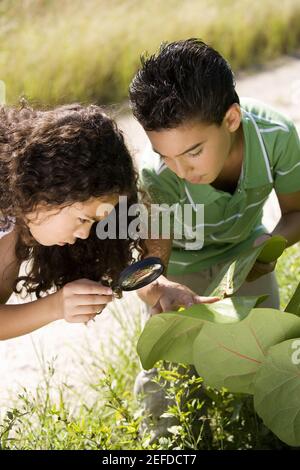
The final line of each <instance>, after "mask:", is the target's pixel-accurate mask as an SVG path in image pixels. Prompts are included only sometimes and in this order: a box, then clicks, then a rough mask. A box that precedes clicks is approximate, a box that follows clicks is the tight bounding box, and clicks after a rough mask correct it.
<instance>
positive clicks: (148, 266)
mask: <svg viewBox="0 0 300 470" xmlns="http://www.w3.org/2000/svg"><path fill="white" fill-rule="evenodd" d="M164 268H165V267H164V264H163V262H162V260H161V259H160V258H158V257H155V256H151V257H149V258H146V259H144V260H142V261H137V262H136V263H133V264H131V265H130V266H128V267H127V268H125V269H124V270H123V271H122V272H121V274H120V275H119V278H118V280H117V282H113V281H112V279H111V278H109V277H108V276H104V277H102V280H103V281H107V282H108V284H109V286H110V287H111V288H112V291H113V296H114V297H115V298H117V299H120V298H121V297H122V292H123V291H132V290H136V289H141V288H142V287H145V286H147V285H148V284H150V283H151V282H153V281H155V279H157V278H158V277H159V276H160V275H161V274H162V273H163V271H164Z"/></svg>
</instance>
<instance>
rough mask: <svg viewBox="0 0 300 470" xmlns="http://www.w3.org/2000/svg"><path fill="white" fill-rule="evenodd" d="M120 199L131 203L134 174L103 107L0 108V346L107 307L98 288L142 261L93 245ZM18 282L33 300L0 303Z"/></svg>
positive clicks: (118, 248) (132, 246)
mask: <svg viewBox="0 0 300 470" xmlns="http://www.w3.org/2000/svg"><path fill="white" fill-rule="evenodd" d="M121 195H122V196H127V197H128V203H129V204H131V203H135V202H137V186H136V174H135V171H134V168H133V163H132V160H131V157H130V154H129V152H128V150H127V148H126V146H125V143H124V140H123V136H122V134H121V132H120V131H119V130H118V128H117V126H116V124H115V123H114V122H113V121H112V120H111V119H110V118H109V117H108V116H107V115H105V114H104V112H103V111H102V110H101V108H99V107H98V106H94V105H90V106H81V105H78V104H75V105H70V106H63V107H59V108H56V109H54V110H52V111H33V110H31V109H28V108H23V109H21V110H17V109H14V108H8V107H2V108H0V260H1V261H0V339H8V338H12V337H15V336H19V335H23V334H26V333H29V332H31V331H33V330H35V329H37V328H39V327H41V326H43V325H46V324H47V323H49V322H52V321H54V320H57V319H62V318H64V319H65V320H66V321H68V322H87V321H88V320H90V319H92V318H94V316H95V315H96V313H100V312H101V311H102V309H103V308H104V307H105V306H106V305H107V303H108V302H110V301H111V300H112V291H111V289H110V288H109V287H107V286H105V285H103V284H101V283H100V282H99V281H101V279H102V278H104V277H107V276H110V277H112V278H114V277H116V276H117V275H118V274H119V272H120V271H121V270H122V269H124V268H125V267H126V266H127V265H128V264H130V263H131V262H132V261H133V250H134V252H135V253H137V254H138V257H140V256H141V255H142V254H143V246H142V243H141V242H140V241H134V240H130V239H124V240H123V239H122V240H112V239H107V240H99V238H98V237H97V234H96V224H95V222H97V221H99V220H100V219H101V217H99V216H98V214H99V207H101V204H110V205H111V206H110V207H112V206H115V209H116V212H117V211H118V197H119V196H121ZM105 215H107V211H106V214H105ZM102 218H103V216H102ZM116 219H118V217H117V218H116ZM23 261H30V263H29V264H28V265H27V272H26V275H24V276H19V277H18V273H19V268H20V265H21V263H22V262H23ZM20 281H22V282H23V284H22V287H23V288H25V290H26V292H27V293H28V294H29V293H35V295H36V299H37V300H34V301H32V302H29V303H25V304H19V305H5V304H6V302H7V300H8V299H9V297H10V295H11V294H12V292H16V293H20V292H21V290H22V287H21V288H18V283H19V282H20ZM51 288H54V292H53V293H50V294H48V295H46V296H43V297H42V296H41V293H42V292H44V293H47V291H48V290H49V289H51Z"/></svg>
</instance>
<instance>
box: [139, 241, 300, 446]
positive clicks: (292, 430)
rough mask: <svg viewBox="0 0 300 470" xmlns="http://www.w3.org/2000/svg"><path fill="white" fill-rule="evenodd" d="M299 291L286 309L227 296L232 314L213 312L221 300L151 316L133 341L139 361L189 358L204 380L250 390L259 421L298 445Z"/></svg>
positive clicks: (240, 390) (150, 363)
mask: <svg viewBox="0 0 300 470" xmlns="http://www.w3.org/2000/svg"><path fill="white" fill-rule="evenodd" d="M279 251H280V250H279ZM256 255H257V253H256ZM247 256H248V255H247ZM251 263H253V258H252V259H251ZM251 263H250V264H251ZM245 264H246V263H244V264H243V266H245ZM250 269H251V267H250ZM245 271H247V270H245ZM298 296H299V288H297V289H296V292H295V295H294V297H293V298H292V299H291V301H290V303H289V304H288V307H287V308H286V310H289V308H290V309H291V310H293V312H290V313H288V312H282V311H279V310H275V309H268V308H255V307H256V306H255V302H254V304H253V307H254V308H252V307H251V305H250V304H248V307H249V308H248V309H247V308H246V309H245V304H244V299H243V298H238V297H236V298H235V297H231V299H230V301H231V303H230V306H229V312H230V311H231V316H230V315H228V311H226V310H224V308H221V309H220V310H219V311H218V312H217V313H216V310H218V304H220V305H221V307H223V305H222V304H223V303H224V300H222V301H220V302H217V303H215V304H211V305H210V306H207V305H205V306H204V305H195V306H193V307H192V310H191V309H187V310H183V311H179V312H171V313H164V314H160V315H159V316H154V317H152V318H151V319H150V320H149V322H148V323H147V325H146V327H145V329H144V331H143V333H142V335H141V337H140V340H139V343H138V353H139V355H140V358H141V361H142V364H143V366H144V367H145V368H150V367H153V365H154V364H155V363H156V362H157V361H158V360H161V359H165V360H168V361H173V362H178V363H187V364H193V365H194V366H195V367H196V370H197V372H198V374H199V375H201V376H202V377H203V378H204V380H205V383H206V384H208V385H210V386H212V387H216V388H218V389H220V388H222V387H225V388H226V389H227V390H228V391H230V392H234V393H247V394H252V395H253V396H254V406H255V409H256V411H257V413H258V414H259V415H260V416H261V418H262V419H263V421H264V423H265V424H266V425H267V426H268V427H269V428H270V429H271V430H272V431H273V432H274V433H275V434H276V435H277V436H278V437H279V438H280V439H281V440H282V441H284V442H286V443H287V444H289V445H292V446H299V445H300V418H299V417H298V416H300V393H299V391H300V378H299V377H300V317H299V316H298V313H299V311H298V309H299V303H298ZM225 300H227V301H228V300H229V299H225ZM248 301H249V299H247V302H248ZM291 307H293V309H292V308H291Z"/></svg>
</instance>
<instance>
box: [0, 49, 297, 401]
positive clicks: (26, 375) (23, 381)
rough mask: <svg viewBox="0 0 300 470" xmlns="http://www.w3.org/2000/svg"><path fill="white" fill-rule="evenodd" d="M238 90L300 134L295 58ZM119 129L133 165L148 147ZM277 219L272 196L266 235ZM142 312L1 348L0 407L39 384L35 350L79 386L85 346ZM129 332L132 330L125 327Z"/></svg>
mask: <svg viewBox="0 0 300 470" xmlns="http://www.w3.org/2000/svg"><path fill="white" fill-rule="evenodd" d="M237 90H238V93H239V95H240V96H251V97H255V98H258V99H261V100H264V101H265V102H267V103H269V104H271V105H273V106H275V107H276V108H278V109H279V110H281V111H283V112H285V113H286V114H288V115H289V116H290V117H291V118H293V119H294V121H295V122H296V124H297V126H298V129H299V131H300V58H299V57H298V58H297V57H294V58H293V57H284V58H282V59H280V60H278V61H276V62H274V63H272V64H270V65H268V67H266V68H265V69H264V70H263V71H260V72H258V71H255V72H254V73H253V74H252V73H251V74H249V73H248V74H247V75H242V76H240V77H238V80H237ZM119 124H120V126H121V128H122V129H123V130H124V132H125V135H126V138H127V141H128V144H129V146H130V148H131V149H132V151H134V153H135V156H136V159H137V161H138V160H139V155H140V153H141V151H142V149H143V148H144V146H145V145H146V143H147V141H146V137H145V134H144V132H143V130H142V128H141V127H140V126H139V125H138V124H137V122H136V121H134V120H133V119H132V117H131V116H130V115H129V114H128V115H124V116H123V117H121V118H120V119H119ZM278 217H279V212H278V206H277V202H276V200H275V199H274V196H273V197H272V198H271V200H270V201H269V203H268V206H267V211H266V212H265V215H264V222H265V223H266V224H267V226H268V228H270V229H271V228H272V227H273V226H274V224H275V223H276V220H277V219H278ZM18 302H20V299H19V298H18V297H16V296H12V297H11V299H10V301H9V303H18ZM142 308H143V307H142V304H141V303H140V302H139V301H138V300H137V297H136V295H135V294H132V295H128V296H126V298H125V299H124V300H122V301H118V303H116V304H115V305H114V306H112V307H111V308H110V309H107V311H106V312H104V313H103V315H101V316H100V317H99V318H98V319H97V321H96V322H95V323H93V324H92V325H91V326H89V327H88V328H86V327H85V326H84V325H71V324H68V323H66V322H64V321H58V322H55V323H52V324H51V325H48V326H45V327H43V328H41V329H40V330H38V331H35V332H34V333H32V334H30V335H26V336H23V337H20V338H15V339H11V340H8V341H3V342H0V357H1V361H0V376H1V385H0V406H1V405H8V406H9V403H10V400H9V398H8V397H9V396H10V395H11V394H15V392H16V390H17V389H19V387H20V386H26V387H27V388H28V389H34V387H35V386H36V384H37V383H38V381H39V380H40V379H41V377H42V372H41V367H40V363H39V358H38V355H37V353H36V350H39V351H40V352H39V354H41V351H42V352H43V357H44V361H46V362H47V361H49V360H51V358H52V357H53V356H57V361H56V370H57V374H58V376H59V377H66V376H67V377H68V380H69V383H70V382H71V383H74V384H76V383H78V381H79V382H80V380H81V376H80V372H79V369H78V361H79V356H80V354H87V352H84V351H87V348H86V346H87V345H88V344H90V345H92V347H93V348H94V351H95V352H96V351H97V350H98V346H99V342H101V343H102V344H103V345H107V347H109V337H110V336H111V335H113V336H114V337H116V335H117V332H120V334H121V327H120V321H118V320H117V318H116V317H117V316H120V317H121V318H125V316H126V317H127V318H129V317H131V316H132V315H133V314H135V315H140V312H141V311H142ZM126 322H127V320H126ZM127 323H128V322H127ZM129 323H130V322H129ZM130 328H134V326H133V325H131V326H130V324H129V329H130ZM120 337H121V336H120ZM88 360H89V358H88V357H87V361H88Z"/></svg>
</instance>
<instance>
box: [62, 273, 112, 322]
mask: <svg viewBox="0 0 300 470" xmlns="http://www.w3.org/2000/svg"><path fill="white" fill-rule="evenodd" d="M54 295H56V296H57V298H56V306H57V308H56V311H57V312H58V315H59V317H58V318H64V319H65V320H66V321H67V322H70V323H87V322H88V321H89V320H92V319H93V318H94V317H95V316H96V315H97V314H99V313H101V312H102V310H103V309H104V308H105V307H106V305H107V304H108V303H109V302H111V301H112V299H113V296H112V290H111V288H110V287H106V286H103V285H102V284H101V283H99V282H95V281H91V280H90V279H78V280H76V281H73V282H69V283H68V284H66V285H65V286H64V287H63V288H62V289H61V290H59V291H58V292H56V293H55V294H54Z"/></svg>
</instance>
